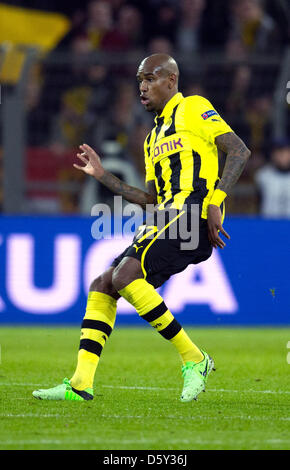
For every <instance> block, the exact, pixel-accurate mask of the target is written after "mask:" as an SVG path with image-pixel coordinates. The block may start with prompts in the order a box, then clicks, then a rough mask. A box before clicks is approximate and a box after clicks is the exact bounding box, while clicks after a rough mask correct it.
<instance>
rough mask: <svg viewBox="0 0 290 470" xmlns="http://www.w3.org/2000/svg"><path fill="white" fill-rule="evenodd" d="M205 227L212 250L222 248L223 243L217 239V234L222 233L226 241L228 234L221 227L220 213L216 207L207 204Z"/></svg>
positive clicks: (228, 237)
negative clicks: (206, 227)
mask: <svg viewBox="0 0 290 470" xmlns="http://www.w3.org/2000/svg"><path fill="white" fill-rule="evenodd" d="M207 226H208V238H209V241H210V242H211V244H212V246H213V247H214V248H217V247H219V248H224V247H225V246H226V244H225V242H224V241H223V240H222V239H221V238H220V237H219V232H220V233H222V234H223V235H224V236H225V237H226V238H227V239H228V240H229V239H230V236H229V234H228V233H227V232H226V231H225V230H224V229H223V226H222V213H221V210H220V208H219V207H218V206H215V205H213V204H209V206H208V211H207Z"/></svg>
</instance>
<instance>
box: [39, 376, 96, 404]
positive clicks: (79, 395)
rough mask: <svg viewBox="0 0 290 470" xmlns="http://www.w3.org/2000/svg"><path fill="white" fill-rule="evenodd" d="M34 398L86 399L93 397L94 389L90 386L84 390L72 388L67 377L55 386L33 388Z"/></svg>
mask: <svg viewBox="0 0 290 470" xmlns="http://www.w3.org/2000/svg"><path fill="white" fill-rule="evenodd" d="M32 395H33V396H34V398H38V399H39V400H74V401H86V400H92V399H93V398H94V391H93V389H92V388H86V389H85V390H76V389H75V388H73V387H72V386H71V384H70V382H69V380H68V379H64V381H63V383H62V384H61V385H57V386H56V387H52V388H47V389H45V390H44V389H40V390H35V391H34V392H32Z"/></svg>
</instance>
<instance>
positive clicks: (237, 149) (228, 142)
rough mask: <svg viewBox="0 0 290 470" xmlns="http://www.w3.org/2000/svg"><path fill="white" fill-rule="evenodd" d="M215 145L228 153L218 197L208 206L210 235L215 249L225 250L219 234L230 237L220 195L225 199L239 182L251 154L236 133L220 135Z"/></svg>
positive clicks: (218, 186) (219, 184) (218, 188)
mask: <svg viewBox="0 0 290 470" xmlns="http://www.w3.org/2000/svg"><path fill="white" fill-rule="evenodd" d="M215 143H216V146H217V147H218V149H220V150H222V151H223V152H224V153H226V155H227V156H226V163H225V167H224V170H223V174H222V177H221V179H220V181H219V183H218V185H217V188H216V189H217V190H218V191H217V193H216V195H215V193H214V197H213V198H212V200H211V202H210V204H209V206H208V217H207V222H208V235H209V239H210V242H211V244H212V245H213V247H214V248H217V247H218V246H219V247H220V248H224V246H225V243H224V241H223V240H222V239H221V238H220V237H219V234H218V233H219V231H220V232H221V233H222V234H223V235H224V236H225V237H226V238H228V239H229V238H230V236H229V235H228V233H227V232H226V231H225V230H224V228H223V226H222V214H221V210H220V207H219V206H220V204H218V200H219V197H220V195H221V197H222V198H223V199H224V197H226V195H227V194H228V193H229V191H230V190H231V188H232V187H233V186H234V184H235V183H236V182H237V181H238V179H239V177H240V176H241V174H242V171H243V169H244V168H245V165H246V163H247V160H248V158H249V156H250V155H251V152H250V150H249V149H248V148H247V147H246V145H245V144H244V142H243V141H242V140H241V139H240V138H239V137H238V136H237V135H236V134H235V133H234V132H228V133H226V134H222V135H219V136H218V137H216V139H215ZM222 191H223V193H222ZM224 193H225V194H224ZM216 196H217V197H216Z"/></svg>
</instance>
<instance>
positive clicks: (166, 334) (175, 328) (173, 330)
mask: <svg viewBox="0 0 290 470" xmlns="http://www.w3.org/2000/svg"><path fill="white" fill-rule="evenodd" d="M181 328H182V326H181V325H180V323H178V321H177V320H175V318H174V320H172V322H171V323H169V325H168V326H167V327H166V328H164V330H161V331H159V333H160V334H161V335H162V336H163V338H165V339H172V338H174V336H176V335H177V333H179V332H180V330H181Z"/></svg>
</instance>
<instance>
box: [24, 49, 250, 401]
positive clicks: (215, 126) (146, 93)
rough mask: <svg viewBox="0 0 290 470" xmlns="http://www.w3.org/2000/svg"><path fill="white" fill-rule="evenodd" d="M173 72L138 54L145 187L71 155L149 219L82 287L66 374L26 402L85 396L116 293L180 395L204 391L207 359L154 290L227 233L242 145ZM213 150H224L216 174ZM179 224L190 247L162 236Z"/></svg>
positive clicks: (159, 60)
mask: <svg viewBox="0 0 290 470" xmlns="http://www.w3.org/2000/svg"><path fill="white" fill-rule="evenodd" d="M178 77H179V71H178V66H177V64H176V62H175V60H174V59H173V58H172V57H170V56H168V55H166V54H153V55H151V56H149V57H147V58H145V59H144V60H143V61H142V62H141V64H140V66H139V68H138V71H137V80H138V83H139V89H140V97H141V103H142V104H143V106H144V108H145V109H146V110H147V111H153V112H155V113H156V117H155V127H154V128H153V129H152V131H151V132H150V133H149V135H148V136H147V138H146V140H145V143H144V152H145V166H146V183H147V188H148V192H144V191H142V190H140V189H137V188H133V187H131V186H129V185H127V184H125V183H124V182H122V181H120V180H119V179H118V178H116V177H115V176H114V175H112V174H111V173H109V172H108V171H106V170H104V168H103V167H102V163H101V159H100V157H99V156H98V155H97V154H96V152H95V151H94V150H93V149H92V148H91V147H89V146H88V145H86V144H83V145H80V149H81V153H79V154H78V155H77V156H78V158H79V159H80V160H81V162H82V163H83V165H78V164H74V167H75V168H77V169H78V170H81V171H83V172H85V173H86V174H88V175H91V176H93V177H94V178H96V179H97V180H98V181H100V182H101V183H102V184H104V185H105V186H106V187H107V188H109V189H110V190H111V191H113V192H114V193H115V194H118V195H121V196H123V197H124V198H125V199H126V200H127V201H129V202H131V203H135V204H139V205H140V206H141V207H142V208H144V209H145V208H146V205H147V204H154V205H157V206H156V210H155V211H154V212H153V213H152V215H151V216H152V221H151V222H149V224H148V223H147V225H145V224H143V225H142V226H141V227H139V230H138V231H137V234H136V235H135V237H134V240H133V242H132V244H131V246H129V247H128V248H127V249H126V250H125V251H124V253H122V254H121V255H120V256H119V257H118V258H116V259H115V260H114V262H113V264H112V266H111V267H109V269H108V270H107V271H105V272H104V273H103V274H102V275H100V276H99V277H98V278H97V279H95V280H94V281H93V282H92V284H91V286H90V292H89V295H88V301H87V308H86V313H85V316H84V319H83V323H82V327H81V340H80V346H79V352H78V362H77V367H76V370H75V373H74V375H73V377H72V378H71V379H70V380H68V379H64V381H63V383H62V384H61V385H58V386H56V387H53V388H50V389H46V390H43V389H41V390H36V391H34V392H33V396H34V397H36V398H39V399H43V400H79V401H83V400H91V399H93V381H94V375H95V371H96V368H97V365H98V362H99V358H100V355H101V352H102V350H103V347H104V345H105V343H106V341H107V339H108V338H109V336H110V334H111V332H112V329H113V328H114V323H115V318H116V310H117V301H118V299H119V298H120V297H121V296H122V297H124V298H125V299H126V300H127V301H128V302H129V303H130V304H131V305H133V306H134V308H135V309H136V311H137V312H138V314H139V315H140V316H141V317H142V318H143V319H144V320H145V321H147V322H149V323H150V325H151V326H152V327H153V328H155V329H156V330H157V332H158V333H159V334H160V335H161V336H162V337H163V338H165V339H166V340H167V341H169V342H170V343H171V344H172V345H173V346H174V347H175V348H176V351H177V352H178V353H179V356H180V358H181V361H182V375H183V378H184V386H183V390H182V393H181V401H182V402H189V401H191V400H193V399H196V398H197V396H198V395H199V393H200V392H201V391H203V390H204V389H205V383H206V381H207V378H208V376H209V374H210V372H211V370H212V369H213V367H214V362H213V359H212V358H211V357H210V356H209V355H208V353H207V352H206V351H204V350H202V349H200V348H199V347H198V346H197V345H195V344H194V343H193V342H192V340H191V339H190V338H189V336H188V335H187V333H186V332H185V330H184V329H183V328H182V326H181V325H180V324H179V322H178V321H177V320H176V319H175V318H174V316H173V315H172V313H171V312H170V310H169V309H168V308H167V306H166V305H165V303H164V301H163V299H162V297H161V296H160V295H159V294H158V293H157V292H156V290H155V289H156V288H157V287H159V286H161V285H162V284H163V283H164V282H165V281H166V280H167V279H169V277H170V276H171V275H173V274H176V273H178V272H180V271H183V270H184V269H185V268H186V267H187V266H188V265H189V264H192V263H193V264H197V263H200V262H201V261H204V260H206V259H207V258H209V256H210V255H211V253H212V247H214V248H217V247H220V248H224V246H225V242H224V241H223V239H222V238H221V237H220V234H222V235H223V236H225V237H226V238H228V239H229V238H230V237H229V235H228V234H227V232H226V231H225V230H224V228H223V226H222V222H223V209H222V206H223V203H224V199H225V198H226V196H227V194H228V192H229V190H230V189H231V187H232V186H233V185H234V184H235V183H236V181H237V180H238V178H239V176H240V175H241V173H242V171H243V168H244V166H245V164H246V162H247V159H248V158H249V155H250V151H249V150H248V148H247V147H246V146H245V144H244V143H243V142H242V141H241V139H240V138H239V137H238V136H237V135H236V134H235V133H234V132H233V131H232V129H231V128H230V127H229V126H228V124H226V123H225V121H224V120H223V119H222V118H221V116H220V115H219V114H218V112H217V111H216V110H215V109H214V108H213V106H212V104H211V103H210V102H209V101H208V100H207V99H205V98H203V97H201V96H189V97H186V98H185V97H183V95H182V94H181V93H179V92H178ZM218 149H221V150H222V151H223V152H225V153H226V162H225V167H224V170H223V173H222V176H221V179H219V178H218ZM193 204H195V205H198V209H199V214H198V222H199V223H197V224H196V226H192V225H193V222H192V220H194V219H192V218H191V207H192V205H193ZM195 207H196V206H195ZM173 210H174V211H175V212H174V213H175V216H174V217H167V219H164V220H165V222H164V224H163V225H161V226H160V222H159V221H158V220H159V219H158V218H157V217H156V215H157V214H160V213H161V212H162V211H165V212H166V211H167V213H170V211H173ZM184 221H185V224H186V226H187V229H188V230H189V231H191V232H193V231H194V230H198V235H199V242H198V246H197V247H196V248H195V249H191V250H188V249H187V250H183V249H181V241H182V240H181V238H180V237H179V236H178V235H177V237H170V236H169V235H168V233H169V230H170V229H172V227H173V226H174V224H176V225H178V226H180V225H181V223H182V222H184ZM149 235H151V236H149Z"/></svg>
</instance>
